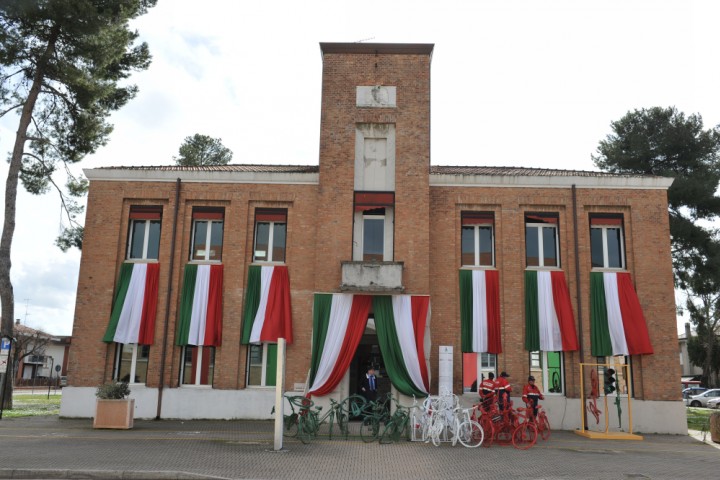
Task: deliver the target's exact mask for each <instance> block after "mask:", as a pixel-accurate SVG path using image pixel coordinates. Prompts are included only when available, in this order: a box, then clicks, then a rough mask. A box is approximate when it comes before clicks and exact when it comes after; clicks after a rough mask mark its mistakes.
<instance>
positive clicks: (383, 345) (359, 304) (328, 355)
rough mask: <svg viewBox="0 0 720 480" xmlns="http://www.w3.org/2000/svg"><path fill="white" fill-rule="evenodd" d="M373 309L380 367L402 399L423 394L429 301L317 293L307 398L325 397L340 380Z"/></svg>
mask: <svg viewBox="0 0 720 480" xmlns="http://www.w3.org/2000/svg"><path fill="white" fill-rule="evenodd" d="M371 307H372V309H373V312H374V321H375V329H376V331H377V336H378V343H379V344H380V352H381V353H382V358H383V362H384V364H385V369H386V370H387V373H388V377H389V378H390V381H391V382H392V384H393V385H394V386H395V388H397V389H398V390H399V391H400V392H401V393H404V394H405V395H416V396H423V397H424V396H427V394H428V390H429V385H430V382H429V376H428V368H427V358H426V355H425V352H426V351H427V352H429V350H430V346H429V338H426V335H425V331H426V327H427V326H428V325H429V318H430V297H427V296H411V295H394V296H388V295H380V296H369V295H352V294H316V295H315V303H314V306H313V346H312V358H311V362H310V385H311V387H310V391H309V394H310V395H314V396H324V395H327V394H329V393H330V392H332V391H333V390H334V389H335V388H336V387H337V385H338V384H339V383H340V380H342V378H343V376H344V375H345V372H347V369H348V367H349V366H350V362H351V361H352V359H353V357H354V355H355V351H356V350H357V346H358V344H359V343H360V339H361V338H362V335H363V333H364V332H365V327H366V324H367V319H368V314H369V312H370V308H371Z"/></svg>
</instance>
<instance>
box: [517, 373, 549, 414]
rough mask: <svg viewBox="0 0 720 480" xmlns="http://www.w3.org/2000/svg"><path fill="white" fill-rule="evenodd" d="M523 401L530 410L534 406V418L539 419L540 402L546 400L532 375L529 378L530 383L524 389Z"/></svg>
mask: <svg viewBox="0 0 720 480" xmlns="http://www.w3.org/2000/svg"><path fill="white" fill-rule="evenodd" d="M522 399H523V401H524V402H525V405H527V407H528V408H530V406H531V405H532V409H533V418H535V417H537V412H538V402H539V401H540V400H545V397H543V394H542V392H541V391H540V389H539V388H538V387H537V385H535V377H533V376H532V375H530V376H529V377H528V383H527V384H526V385H525V386H524V387H523V394H522Z"/></svg>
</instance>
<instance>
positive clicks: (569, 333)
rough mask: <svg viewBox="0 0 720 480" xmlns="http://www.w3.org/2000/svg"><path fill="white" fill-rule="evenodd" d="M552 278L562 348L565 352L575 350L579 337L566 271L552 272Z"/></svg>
mask: <svg viewBox="0 0 720 480" xmlns="http://www.w3.org/2000/svg"><path fill="white" fill-rule="evenodd" d="M550 280H551V282H552V294H553V303H554V304H555V314H556V315H557V319H558V323H559V324H560V337H561V338H562V349H563V351H564V352H571V351H575V350H577V349H578V348H579V347H578V339H577V335H576V334H575V317H574V316H573V311H572V303H570V291H569V290H568V287H567V283H566V282H565V272H563V271H553V272H550Z"/></svg>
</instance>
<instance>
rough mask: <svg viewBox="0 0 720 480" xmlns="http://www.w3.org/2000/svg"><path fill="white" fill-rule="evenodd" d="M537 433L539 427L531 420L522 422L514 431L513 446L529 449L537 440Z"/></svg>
mask: <svg viewBox="0 0 720 480" xmlns="http://www.w3.org/2000/svg"><path fill="white" fill-rule="evenodd" d="M537 434H538V433H537V428H536V427H535V425H534V424H532V423H529V422H525V423H521V424H520V425H518V427H517V428H516V429H515V431H514V432H513V436H512V444H513V447H515V448H517V449H518V450H527V449H528V448H530V447H532V446H533V445H535V442H537Z"/></svg>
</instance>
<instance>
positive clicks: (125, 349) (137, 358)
mask: <svg viewBox="0 0 720 480" xmlns="http://www.w3.org/2000/svg"><path fill="white" fill-rule="evenodd" d="M116 345H117V347H116V350H115V375H114V379H115V380H117V381H120V382H127V383H145V382H146V381H147V371H148V358H149V357H150V346H149V345H135V344H132V343H130V344H122V343H118V344H116Z"/></svg>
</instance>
